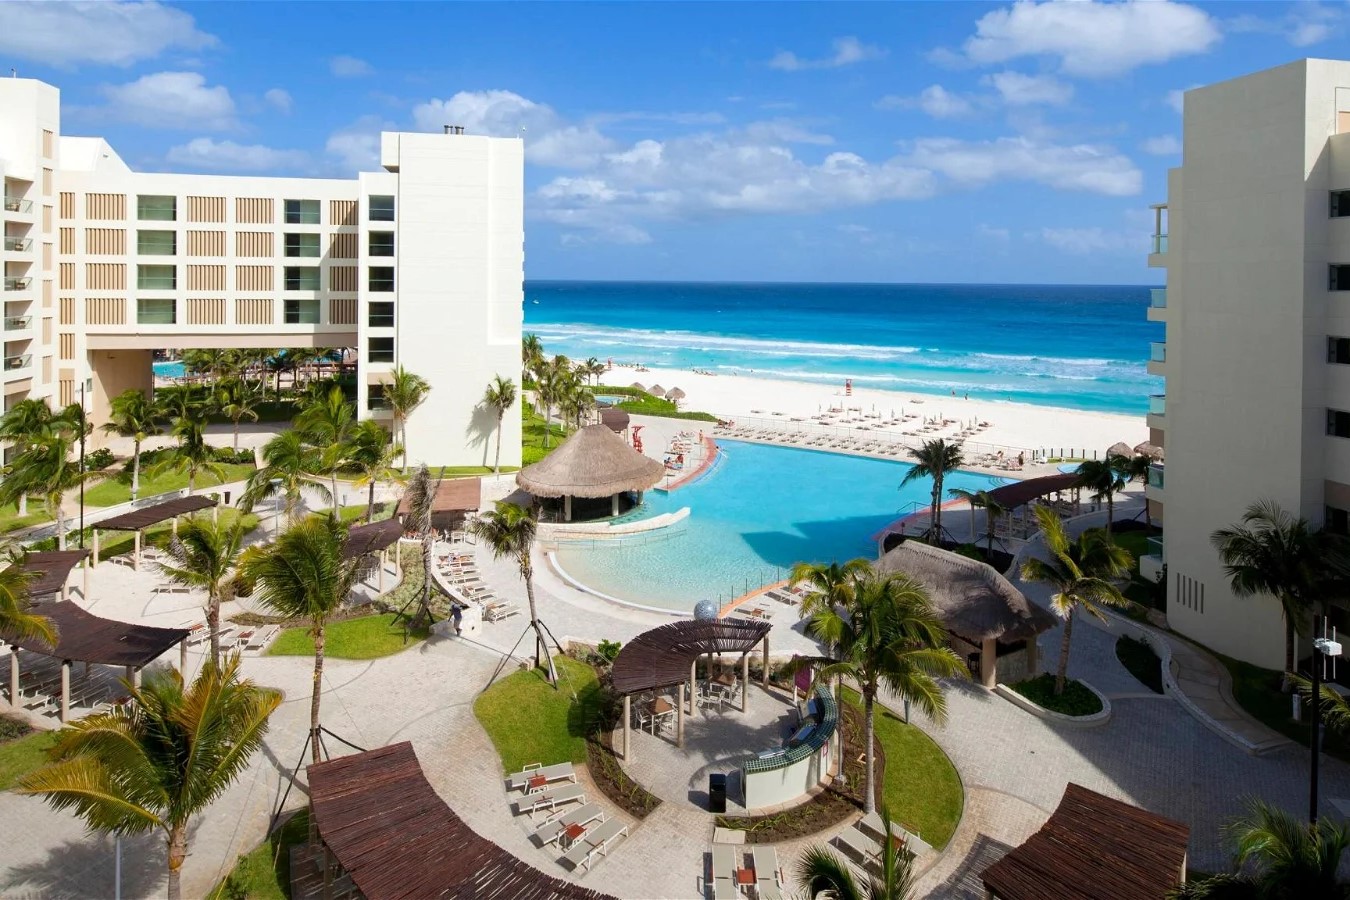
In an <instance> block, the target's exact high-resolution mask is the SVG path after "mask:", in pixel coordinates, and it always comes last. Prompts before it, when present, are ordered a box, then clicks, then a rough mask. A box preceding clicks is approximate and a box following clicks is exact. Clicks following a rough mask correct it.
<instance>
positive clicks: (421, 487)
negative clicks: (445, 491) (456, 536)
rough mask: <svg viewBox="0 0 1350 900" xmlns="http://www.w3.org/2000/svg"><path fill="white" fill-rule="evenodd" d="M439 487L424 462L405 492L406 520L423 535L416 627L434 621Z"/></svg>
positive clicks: (438, 480)
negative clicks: (433, 571) (435, 515)
mask: <svg viewBox="0 0 1350 900" xmlns="http://www.w3.org/2000/svg"><path fill="white" fill-rule="evenodd" d="M439 487H440V479H439V478H437V479H433V478H432V477H431V470H430V469H428V468H427V465H426V463H423V464H422V465H420V466H418V467H417V471H416V472H414V473H413V476H412V478H411V479H410V480H409V481H408V490H407V492H406V493H407V497H408V516H407V519H406V520H405V521H406V522H407V523H408V524H409V525H410V526H411V527H412V528H413V530H414V531H416V532H417V533H418V534H419V535H421V536H422V590H421V592H420V593H419V594H418V597H417V615H416V617H415V618H414V619H413V620H412V622H411V623H410V624H411V625H412V626H414V627H416V626H419V625H425V624H430V622H431V579H432V575H431V569H432V551H433V550H434V548H435V542H436V537H435V533H434V532H433V531H432V530H431V514H432V505H433V503H434V501H435V499H436V491H437V489H438V488H439Z"/></svg>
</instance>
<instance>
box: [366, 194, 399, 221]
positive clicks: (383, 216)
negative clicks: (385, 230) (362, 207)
mask: <svg viewBox="0 0 1350 900" xmlns="http://www.w3.org/2000/svg"><path fill="white" fill-rule="evenodd" d="M370 221H372V222H392V221H394V198H393V197H392V196H371V198H370Z"/></svg>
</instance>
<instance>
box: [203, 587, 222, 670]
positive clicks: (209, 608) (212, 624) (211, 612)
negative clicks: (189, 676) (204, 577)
mask: <svg viewBox="0 0 1350 900" xmlns="http://www.w3.org/2000/svg"><path fill="white" fill-rule="evenodd" d="M206 630H207V631H209V632H210V633H211V662H213V663H215V664H216V665H217V666H219V665H220V594H219V592H218V591H217V590H216V588H214V587H213V588H211V590H209V591H207V592H206Z"/></svg>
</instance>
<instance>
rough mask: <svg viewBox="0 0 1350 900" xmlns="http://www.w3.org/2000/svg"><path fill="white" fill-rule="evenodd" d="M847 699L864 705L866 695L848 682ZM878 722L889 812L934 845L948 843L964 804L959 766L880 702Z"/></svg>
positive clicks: (942, 845) (939, 845)
mask: <svg viewBox="0 0 1350 900" xmlns="http://www.w3.org/2000/svg"><path fill="white" fill-rule="evenodd" d="M844 702H845V703H849V704H851V705H853V706H855V707H857V708H858V709H862V697H861V696H860V695H859V694H858V693H857V692H856V691H854V690H851V689H849V688H845V689H844ZM875 728H876V736H877V741H878V743H880V744H881V748H882V751H883V752H884V753H885V754H886V780H885V783H884V784H883V785H882V788H881V796H882V801H883V802H884V803H885V804H886V807H887V809H888V810H889V811H890V814H891V818H892V819H894V820H895V821H896V822H897V823H898V824H903V825H904V826H906V827H908V828H910V829H911V830H915V831H917V832H918V834H919V836H920V837H922V838H923V839H924V840H925V841H927V842H928V843H930V844H932V845H933V846H934V847H937V848H939V849H940V848H942V847H945V846H947V842H948V841H949V840H951V837H952V833H953V832H954V831H956V825H957V823H958V822H960V821H961V809H962V806H963V805H964V804H965V789H964V788H963V787H962V785H961V776H960V775H958V774H957V772H956V766H954V765H952V761H951V760H950V759H948V758H947V754H945V753H943V752H942V748H941V747H939V746H938V745H937V744H935V743H933V739H932V738H930V737H929V736H928V735H926V734H924V733H923V731H921V730H920V729H919V728H917V727H915V726H913V725H906V724H905V723H904V721H902V720H901V719H900V718H899V717H898V716H896V715H895V714H894V713H892V712H891V711H890V710H888V709H884V708H882V707H880V706H878V707H877V709H876V714H875Z"/></svg>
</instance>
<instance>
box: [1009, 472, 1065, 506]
mask: <svg viewBox="0 0 1350 900" xmlns="http://www.w3.org/2000/svg"><path fill="white" fill-rule="evenodd" d="M1079 477H1080V476H1079V475H1078V473H1077V472H1067V473H1064V474H1060V475H1045V476H1042V477H1040V478H1028V479H1027V480H1026V481H1014V482H1013V483H1012V484H1005V485H1003V487H996V488H994V489H993V490H992V491H990V492H989V497H990V499H991V500H993V501H994V502H995V503H997V504H998V505H999V506H1002V507H1004V508H1005V509H1015V508H1017V507H1019V506H1022V505H1023V504H1026V503H1030V502H1031V501H1032V500H1035V499H1036V498H1037V497H1044V496H1045V495H1046V494H1056V493H1059V492H1060V491H1066V490H1068V489H1069V488H1073V487H1078V480H1079Z"/></svg>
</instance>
